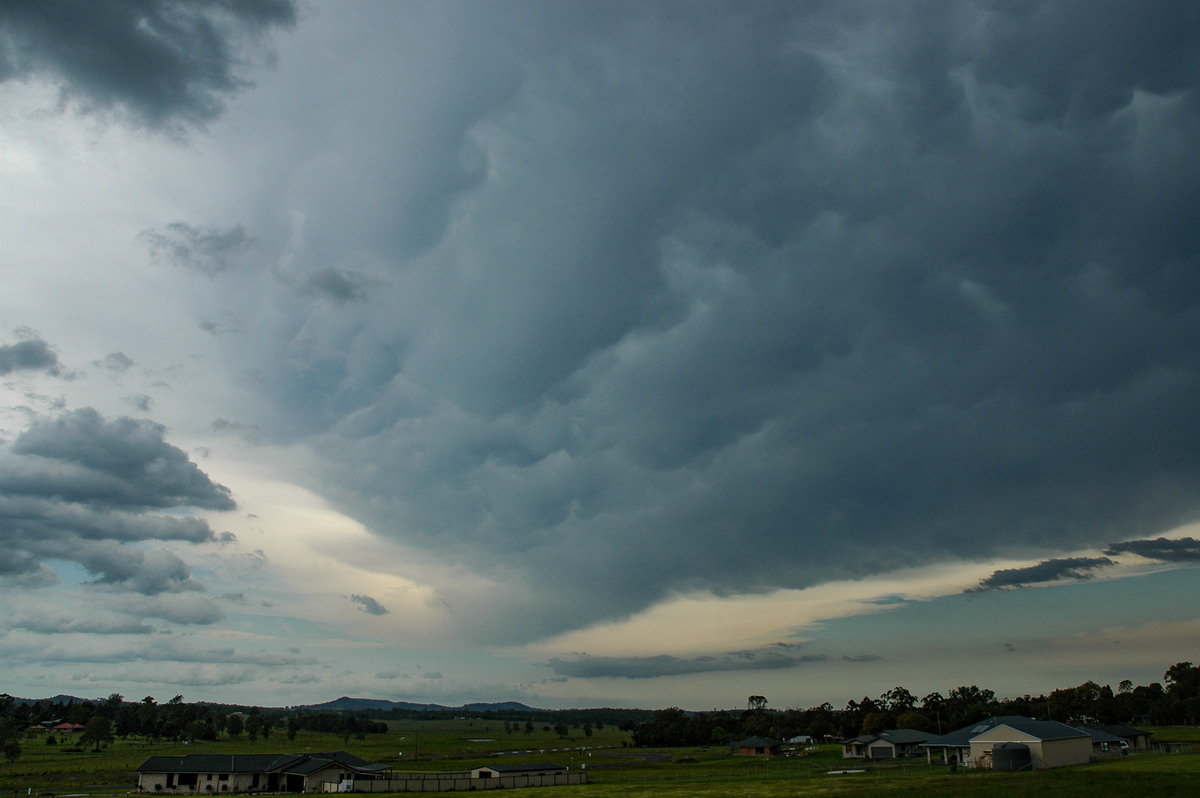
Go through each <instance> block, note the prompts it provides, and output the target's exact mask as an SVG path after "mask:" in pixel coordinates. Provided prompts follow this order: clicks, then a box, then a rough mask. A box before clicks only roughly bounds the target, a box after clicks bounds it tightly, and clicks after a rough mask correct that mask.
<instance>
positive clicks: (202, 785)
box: [138, 773, 267, 795]
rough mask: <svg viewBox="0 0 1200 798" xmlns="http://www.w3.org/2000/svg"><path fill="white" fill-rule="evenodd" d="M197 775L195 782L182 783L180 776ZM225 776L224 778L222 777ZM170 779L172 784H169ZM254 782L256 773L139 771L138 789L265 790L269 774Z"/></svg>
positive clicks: (195, 791) (192, 792)
mask: <svg viewBox="0 0 1200 798" xmlns="http://www.w3.org/2000/svg"><path fill="white" fill-rule="evenodd" d="M170 775H173V776H174V777H175V778H173V779H168V776H170ZM193 775H194V776H195V779H196V780H195V783H194V784H192V783H186V784H184V783H180V782H181V779H180V777H181V776H182V777H184V778H183V781H186V782H190V781H191V779H190V778H189V777H190V776H193ZM222 776H224V778H222ZM168 781H170V782H171V786H167V783H168ZM253 782H254V774H252V773H195V774H189V773H175V774H167V773H139V774H138V789H139V790H140V791H142V792H159V793H166V794H168V795H207V794H210V793H211V794H218V793H225V792H236V793H245V792H253V791H259V792H265V791H266V789H267V776H266V774H263V775H262V776H261V777H260V779H259V784H258V785H257V786H252V785H253Z"/></svg>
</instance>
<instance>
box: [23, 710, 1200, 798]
mask: <svg viewBox="0 0 1200 798" xmlns="http://www.w3.org/2000/svg"><path fill="white" fill-rule="evenodd" d="M1154 732H1155V736H1154V739H1155V741H1167V740H1171V741H1182V742H1193V743H1196V744H1197V748H1198V749H1200V729H1194V728H1182V727H1169V728H1160V729H1155V730H1154ZM572 734H573V738H574V739H572V740H563V739H561V738H559V737H558V736H557V735H555V734H553V733H552V732H547V731H543V730H542V728H541V726H539V727H538V728H537V730H535V731H534V732H533V733H532V734H529V735H526V734H524V733H523V732H516V733H512V734H505V732H504V729H503V723H496V722H495V721H470V720H445V721H406V722H398V723H394V724H392V726H391V728H390V730H389V732H388V733H387V734H376V735H368V736H367V737H366V739H363V740H355V739H350V740H349V741H347V742H343V740H342V738H341V737H338V736H335V735H331V734H326V735H322V734H315V733H304V732H302V733H301V734H299V735H298V736H297V738H296V740H295V741H294V742H289V741H288V740H287V738H286V736H285V735H283V734H282V733H281V732H276V733H274V734H272V735H271V737H270V739H268V740H262V739H259V740H258V741H256V742H253V743H252V742H250V741H249V740H248V739H246V738H245V737H244V736H243V737H242V738H240V739H236V740H221V741H218V742H209V743H199V744H193V745H180V744H176V743H161V742H143V741H135V740H116V741H115V742H114V743H113V744H112V745H110V746H108V748H107V749H106V750H104V751H101V752H100V753H92V752H90V751H87V752H83V753H70V752H65V751H64V750H62V749H64V748H68V747H71V743H70V741H61V740H60V741H59V744H57V745H46V744H45V740H44V738H43V737H40V736H35V735H30V736H27V738H26V739H25V740H24V742H23V753H22V756H21V758H20V759H19V760H17V761H16V762H5V763H0V798H4V795H3V794H4V793H7V792H9V791H11V792H12V793H13V795H14V798H16V796H17V795H25V794H30V793H32V794H33V795H44V794H48V793H51V794H54V795H56V796H63V795H82V794H95V795H99V794H124V793H127V792H130V791H132V790H133V789H134V788H135V786H136V783H137V779H136V774H135V773H134V770H135V769H136V768H137V766H138V765H140V764H141V763H142V762H143V761H144V760H145V759H146V758H147V757H149V756H152V755H159V754H168V755H179V754H186V753H201V752H212V753H215V752H222V753H251V752H255V753H269V752H279V753H283V752H289V751H297V752H303V751H314V752H315V751H334V750H347V751H350V752H351V753H353V754H355V755H357V756H360V757H362V758H364V759H367V760H370V761H373V762H381V763H387V764H390V765H392V766H393V767H394V768H395V769H396V770H417V771H422V770H424V771H428V770H461V769H466V768H468V767H471V766H473V765H476V764H483V763H488V762H521V761H527V762H533V761H554V762H558V763H560V764H564V765H568V766H570V767H571V768H572V769H577V768H585V769H586V770H587V771H588V781H589V783H588V784H587V785H583V786H577V787H554V788H549V787H548V788H539V789H536V790H507V791H505V794H506V795H510V794H518V795H525V794H531V795H537V796H541V798H575V797H576V796H578V797H579V798H583V796H589V797H594V798H606V796H610V795H611V796H626V797H628V798H638V796H656V798H662V797H664V796H680V797H682V796H713V797H714V798H716V796H731V797H732V798H737V797H738V796H747V797H748V796H755V797H756V798H784V796H839V795H847V796H849V795H855V796H884V797H886V796H959V795H971V796H983V797H984V798H987V797H988V796H997V797H999V796H1004V797H1005V798H1009V797H1011V796H1055V798H1060V797H1061V798H1072V797H1073V796H1087V798H1097V796H1108V795H1125V794H1133V795H1137V796H1139V798H1141V797H1142V796H1178V795H1192V794H1195V793H1197V792H1198V791H1200V753H1194V754H1193V753H1187V754H1137V755H1132V756H1128V757H1120V758H1116V759H1113V760H1110V761H1106V762H1098V763H1094V764H1090V765H1083V766H1079V767H1073V768H1065V769H1061V770H1054V771H1039V772H1034V773H990V772H981V773H973V772H959V773H950V772H949V771H948V769H947V768H946V767H944V766H941V765H933V766H931V765H929V764H928V763H927V762H926V761H925V760H923V759H916V760H908V761H905V762H904V763H902V764H900V765H895V766H880V767H878V768H872V767H867V768H866V769H865V770H864V772H861V773H845V774H829V773H828V772H827V771H828V770H830V769H832V770H844V769H857V768H860V767H863V765H862V764H861V763H855V762H853V761H848V760H843V759H842V758H841V749H840V747H839V746H836V745H831V746H821V747H820V748H818V749H817V750H814V751H807V752H804V753H803V754H802V755H800V756H781V757H774V758H771V759H769V760H764V759H757V758H751V757H733V756H729V754H728V751H727V750H726V749H725V748H722V747H709V748H689V749H657V750H648V749H635V748H632V747H628V740H629V735H628V734H625V733H623V732H619V731H617V730H616V729H614V728H612V727H608V728H605V729H600V730H598V731H596V732H595V733H594V734H593V735H592V736H591V737H585V736H584V735H583V734H582V733H581V732H579V731H578V730H573V732H572ZM623 743H624V744H625V745H624V746H623V745H622V744H623Z"/></svg>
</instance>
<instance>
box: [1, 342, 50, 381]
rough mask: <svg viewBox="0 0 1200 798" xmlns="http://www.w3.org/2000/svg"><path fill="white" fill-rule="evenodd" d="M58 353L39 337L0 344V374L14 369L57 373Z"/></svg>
mask: <svg viewBox="0 0 1200 798" xmlns="http://www.w3.org/2000/svg"><path fill="white" fill-rule="evenodd" d="M59 370H60V369H59V364H58V355H57V354H55V352H54V350H53V349H51V348H50V345H49V344H48V343H46V342H45V341H43V340H41V339H40V338H31V339H29V340H25V341H18V342H17V343H15V344H0V376H2V375H4V374H11V373H12V372H14V371H44V372H46V373H48V374H58V373H59Z"/></svg>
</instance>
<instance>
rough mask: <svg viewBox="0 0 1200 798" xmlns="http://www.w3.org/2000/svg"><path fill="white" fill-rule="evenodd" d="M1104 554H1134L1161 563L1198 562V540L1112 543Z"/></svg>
mask: <svg viewBox="0 0 1200 798" xmlns="http://www.w3.org/2000/svg"><path fill="white" fill-rule="evenodd" d="M1104 553H1105V554H1108V555H1110V556H1114V557H1115V556H1117V555H1119V554H1136V555H1138V556H1139V557H1145V558H1147V559H1150V560H1160V561H1161V562H1200V540H1196V539H1195V538H1178V539H1168V538H1154V539H1153V540H1126V541H1124V542H1122V543H1113V544H1112V545H1110V546H1109V547H1108V548H1107V549H1105V550H1104Z"/></svg>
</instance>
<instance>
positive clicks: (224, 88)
mask: <svg viewBox="0 0 1200 798" xmlns="http://www.w3.org/2000/svg"><path fill="white" fill-rule="evenodd" d="M295 19H296V9H295V5H294V4H293V3H292V2H290V0H255V2H252V3H211V2H206V1H205V0H162V1H161V2H155V3H129V2H113V3H100V4H96V5H90V6H88V7H87V8H86V10H84V9H80V8H79V7H78V4H77V3H75V2H72V0H12V2H6V3H3V4H0V80H12V79H29V78H33V77H39V78H43V79H47V80H50V81H53V82H55V83H56V84H58V85H59V87H60V88H61V90H62V92H63V95H64V97H65V98H66V99H68V100H72V101H74V102H75V103H77V104H78V105H79V106H80V107H81V108H83V109H84V110H92V109H99V110H109V109H121V110H123V111H125V112H126V114H127V116H128V117H130V118H131V119H133V120H135V121H137V122H139V123H141V124H144V125H147V126H150V127H164V128H174V129H178V128H181V127H184V126H192V125H203V124H204V123H206V122H209V121H211V120H212V119H214V118H215V117H216V116H217V115H218V114H219V113H220V112H221V111H222V109H223V107H224V103H225V100H226V98H228V97H229V96H230V95H231V94H233V93H234V92H236V91H238V90H240V89H242V88H243V87H245V86H246V85H247V80H246V78H245V77H244V76H243V72H244V67H245V66H246V64H247V59H248V55H249V52H250V48H251V47H252V46H254V45H256V44H257V43H258V41H259V40H260V39H261V38H262V37H263V35H264V34H265V33H267V32H268V31H269V30H270V29H271V28H274V27H285V26H289V25H291V24H292V23H293V22H294V21H295Z"/></svg>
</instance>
